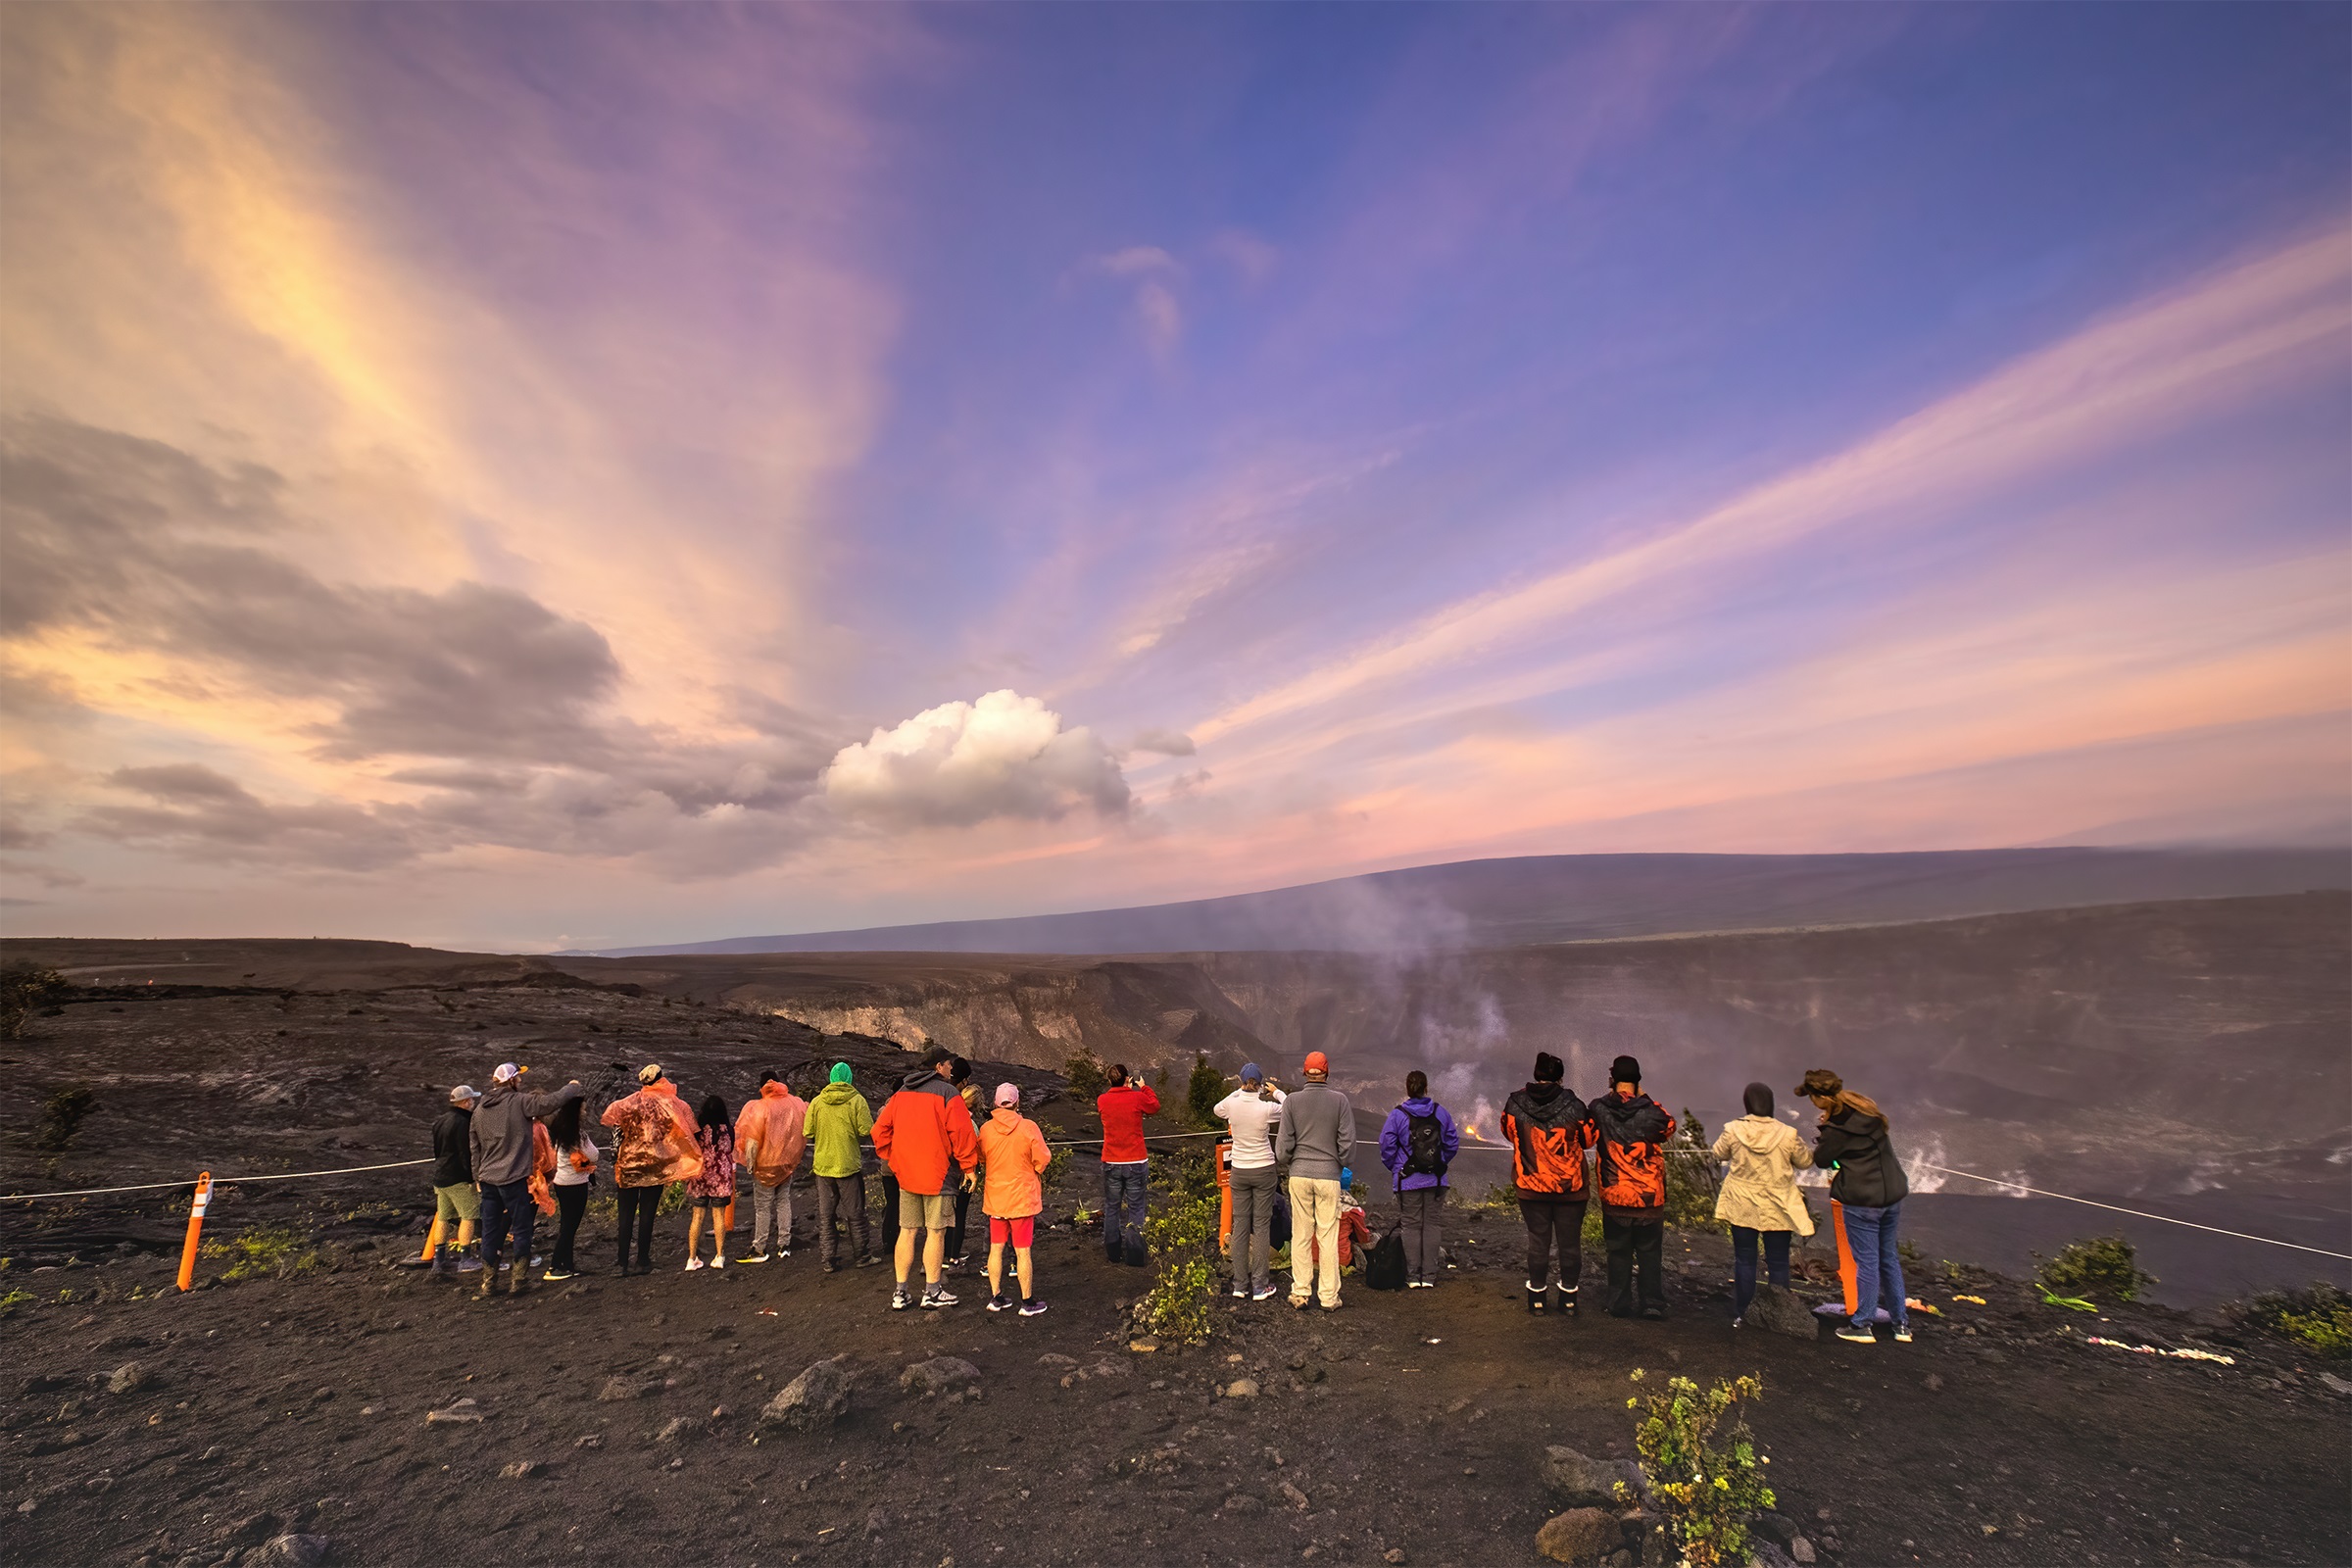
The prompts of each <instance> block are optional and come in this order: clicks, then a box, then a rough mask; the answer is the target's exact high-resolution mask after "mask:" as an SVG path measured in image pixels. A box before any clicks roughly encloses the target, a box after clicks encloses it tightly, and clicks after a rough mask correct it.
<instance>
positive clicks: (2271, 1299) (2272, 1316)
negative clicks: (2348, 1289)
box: [2245, 1284, 2352, 1360]
mask: <svg viewBox="0 0 2352 1568" xmlns="http://www.w3.org/2000/svg"><path fill="white" fill-rule="evenodd" d="M2245 1316H2246V1320H2247V1321H2248V1322H2250V1323H2252V1324H2254V1325H2255V1326H2256V1327H2258V1328H2265V1329H2268V1330H2270V1331H2271V1332H2272V1333H2273V1334H2276V1335H2278V1336H2279V1337H2280V1338H2282V1339H2286V1340H2290V1341H2292V1342H2293V1343H2294V1344H2296V1345H2300V1346H2301V1347H2303V1348H2305V1349H2307V1350H2310V1351H2313V1352H2314V1353H2316V1354H2319V1355H2325V1356H2327V1357H2330V1358H2331V1359H2338V1360H2340V1359H2343V1358H2345V1357H2352V1296H2347V1295H2345V1294H2344V1293H2343V1292H2342V1291H2341V1290H2338V1289H2337V1288H2336V1287H2335V1286H2332V1285H2327V1284H2320V1285H2314V1286H2312V1287H2311V1288H2310V1289H2308V1290H2301V1291H2291V1292H2273V1293H2270V1294H2268V1295H2263V1296H2258V1297H2256V1298H2254V1299H2253V1301H2252V1302H2251V1303H2250V1304H2249V1306H2248V1307H2247V1309H2246V1313H2245Z"/></svg>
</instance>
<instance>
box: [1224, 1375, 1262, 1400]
mask: <svg viewBox="0 0 2352 1568" xmlns="http://www.w3.org/2000/svg"><path fill="white" fill-rule="evenodd" d="M1225 1397H1227V1398H1228V1399H1254V1398H1256V1397H1257V1380H1256V1379H1255V1378H1235V1379H1234V1380H1233V1381H1232V1382H1231V1383H1228V1384H1226V1385H1225Z"/></svg>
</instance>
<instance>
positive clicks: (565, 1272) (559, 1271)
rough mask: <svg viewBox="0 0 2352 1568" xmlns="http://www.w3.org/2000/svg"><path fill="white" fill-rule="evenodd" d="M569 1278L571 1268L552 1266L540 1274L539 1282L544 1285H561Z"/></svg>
mask: <svg viewBox="0 0 2352 1568" xmlns="http://www.w3.org/2000/svg"><path fill="white" fill-rule="evenodd" d="M569 1278H571V1270H569V1269H564V1268H551V1269H549V1270H548V1271H547V1272H546V1273H544V1274H542V1275H540V1276H539V1283H540V1284H542V1285H560V1284H562V1283H563V1282H564V1281H565V1280H567V1279H569Z"/></svg>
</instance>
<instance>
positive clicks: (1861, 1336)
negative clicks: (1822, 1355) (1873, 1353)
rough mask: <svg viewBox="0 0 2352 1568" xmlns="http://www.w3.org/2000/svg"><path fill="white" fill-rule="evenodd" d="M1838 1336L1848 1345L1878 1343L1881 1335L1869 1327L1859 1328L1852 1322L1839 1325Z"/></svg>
mask: <svg viewBox="0 0 2352 1568" xmlns="http://www.w3.org/2000/svg"><path fill="white" fill-rule="evenodd" d="M1838 1338H1839V1339H1841V1340H1843V1341H1845V1343H1846V1344H1848V1345H1876V1344H1878V1343H1879V1337H1878V1336H1877V1335H1876V1334H1873V1333H1871V1332H1870V1330H1868V1329H1858V1328H1856V1327H1854V1326H1853V1325H1852V1324H1851V1323H1840V1324H1838Z"/></svg>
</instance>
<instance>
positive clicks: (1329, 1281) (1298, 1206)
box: [1291, 1176, 1340, 1306]
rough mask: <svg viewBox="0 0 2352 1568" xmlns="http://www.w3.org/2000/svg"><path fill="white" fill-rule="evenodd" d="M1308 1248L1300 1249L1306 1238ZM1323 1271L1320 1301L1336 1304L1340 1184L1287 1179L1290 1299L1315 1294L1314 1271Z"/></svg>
mask: <svg viewBox="0 0 2352 1568" xmlns="http://www.w3.org/2000/svg"><path fill="white" fill-rule="evenodd" d="M1310 1237H1311V1238H1313V1245H1312V1246H1305V1247H1302V1246H1301V1244H1302V1243H1305V1242H1306V1241H1307V1240H1308V1238H1310ZM1318 1260H1320V1262H1321V1264H1322V1271H1323V1282H1322V1285H1323V1288H1322V1296H1321V1301H1322V1304H1323V1305H1325V1306H1337V1305H1339V1304H1340V1184H1339V1183H1338V1182H1337V1181H1322V1180H1317V1179H1314V1178H1312V1177H1305V1176H1294V1177H1292V1178H1291V1299H1292V1300H1294V1301H1303V1300H1305V1299H1307V1298H1308V1297H1310V1296H1313V1295H1315V1268H1316V1264H1317V1262H1318Z"/></svg>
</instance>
